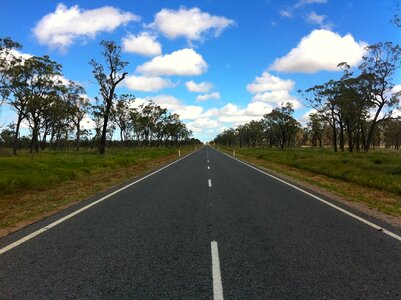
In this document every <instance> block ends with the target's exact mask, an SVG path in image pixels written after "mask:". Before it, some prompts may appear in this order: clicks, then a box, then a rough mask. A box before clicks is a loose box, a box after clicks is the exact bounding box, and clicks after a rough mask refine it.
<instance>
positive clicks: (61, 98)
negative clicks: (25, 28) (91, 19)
mask: <svg viewBox="0 0 401 300" xmlns="http://www.w3.org/2000/svg"><path fill="white" fill-rule="evenodd" d="M21 47H22V46H21V45H20V44H19V43H17V42H15V41H13V40H12V39H11V38H0V108H1V105H3V104H4V103H7V104H8V105H9V106H10V107H11V108H12V109H13V110H14V111H15V113H16V115H17V118H16V121H15V123H13V124H9V125H8V126H7V127H6V128H4V129H3V130H2V131H1V133H0V143H1V144H2V145H3V146H7V147H12V149H13V153H14V155H17V150H18V149H19V148H21V147H29V149H30V151H31V152H32V153H35V152H38V151H39V150H40V149H45V148H46V147H50V148H52V149H65V148H66V147H71V146H72V145H73V146H74V147H75V148H76V149H77V150H79V148H80V146H81V145H82V143H84V145H86V146H91V147H92V148H93V147H98V148H99V152H100V153H101V154H103V153H105V147H106V144H107V143H108V145H112V144H119V145H125V146H130V145H136V146H146V147H150V146H159V147H160V146H162V145H165V146H170V145H179V144H185V143H200V141H198V140H196V139H191V138H190V137H191V134H192V133H191V131H190V130H188V129H187V128H186V126H185V124H184V123H183V122H182V121H181V120H180V119H179V116H178V115H177V114H171V113H169V112H168V111H167V110H166V109H163V108H161V107H160V106H158V105H156V104H155V103H153V102H152V101H150V102H149V103H147V104H142V105H140V106H139V107H134V106H133V102H134V101H135V97H134V96H132V95H120V96H118V95H117V94H116V93H115V89H116V87H117V85H118V84H119V83H120V82H121V81H122V80H123V79H124V78H125V76H126V74H127V73H126V72H124V68H125V66H126V65H127V63H126V62H123V61H122V60H121V57H120V51H121V50H120V47H119V46H117V45H116V44H115V43H114V42H108V41H102V43H101V47H102V55H103V58H104V61H105V62H104V65H102V64H101V63H98V62H96V61H94V60H92V61H90V64H91V66H92V73H93V76H94V78H95V79H96V81H97V83H98V85H99V94H100V99H101V100H99V99H98V98H96V103H90V101H89V99H88V98H87V97H86V96H85V90H84V88H83V87H82V86H80V85H79V84H77V83H75V82H72V81H69V82H65V80H64V79H63V76H62V66H61V65H60V64H58V63H57V62H55V61H52V60H51V59H50V57H49V56H30V57H25V58H24V57H21V56H20V55H19V54H18V51H17V50H19V49H21ZM86 117H88V118H90V119H91V120H92V121H93V123H94V124H95V126H94V127H95V128H94V129H93V130H94V132H92V131H91V130H83V129H82V125H83V122H84V120H86ZM23 122H25V123H27V124H28V125H29V129H30V136H29V138H27V137H24V138H23V139H22V138H21V137H20V132H21V125H22V124H23ZM117 127H118V128H119V130H120V141H119V142H118V143H117V142H114V143H112V138H113V135H114V131H115V130H116V128H117ZM28 140H29V142H28ZM1 144H0V145H1Z"/></svg>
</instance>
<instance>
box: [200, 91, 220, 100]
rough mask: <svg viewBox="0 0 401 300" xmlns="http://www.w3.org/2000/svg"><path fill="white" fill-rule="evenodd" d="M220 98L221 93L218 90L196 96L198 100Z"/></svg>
mask: <svg viewBox="0 0 401 300" xmlns="http://www.w3.org/2000/svg"><path fill="white" fill-rule="evenodd" d="M219 99H220V93H218V92H213V93H210V94H204V95H199V96H198V97H196V101H206V100H219Z"/></svg>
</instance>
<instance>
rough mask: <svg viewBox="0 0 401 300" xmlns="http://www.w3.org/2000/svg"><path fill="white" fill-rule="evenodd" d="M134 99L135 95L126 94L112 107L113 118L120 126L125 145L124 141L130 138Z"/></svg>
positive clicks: (121, 137) (122, 141) (122, 140)
mask: <svg viewBox="0 0 401 300" xmlns="http://www.w3.org/2000/svg"><path fill="white" fill-rule="evenodd" d="M134 101H135V96H134V95H128V94H124V95H121V96H120V97H119V98H118V99H117V101H116V103H115V105H114V107H113V108H112V112H111V115H112V119H113V121H114V123H115V124H116V125H117V126H118V127H119V128H120V141H121V145H123V143H124V141H127V140H128V138H129V129H130V110H131V105H132V104H133V102H134Z"/></svg>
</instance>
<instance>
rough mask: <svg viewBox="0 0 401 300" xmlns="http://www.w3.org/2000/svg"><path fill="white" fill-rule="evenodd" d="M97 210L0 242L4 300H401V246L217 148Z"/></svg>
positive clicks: (168, 169) (203, 151) (101, 203)
mask: <svg viewBox="0 0 401 300" xmlns="http://www.w3.org/2000/svg"><path fill="white" fill-rule="evenodd" d="M102 196H104V195H102ZM99 197H101V196H99ZM99 197H98V198H99ZM95 200H96V199H90V200H88V201H86V202H84V203H82V204H80V205H78V206H76V207H73V208H70V209H68V210H66V211H63V212H60V213H59V214H56V215H55V216H53V217H51V218H48V219H46V220H43V221H41V222H38V223H36V224H34V225H32V226H29V227H28V228H25V229H24V230H21V231H19V232H17V233H15V234H13V235H10V236H8V237H6V238H3V239H1V240H0V249H3V250H4V249H5V248H4V247H6V246H7V245H10V244H12V243H13V242H16V241H21V239H22V238H24V237H25V236H27V235H28V236H29V234H32V233H34V235H35V234H37V235H36V236H34V237H32V236H29V237H32V238H30V239H26V241H25V242H22V241H21V244H19V245H18V246H15V247H13V248H11V249H10V248H7V251H3V252H4V253H2V254H1V255H0V299H76V298H80V299H81V298H85V299H104V298H108V299H213V298H214V299H223V298H224V299H326V298H328V299H351V298H352V299H397V298H398V299H400V298H401V241H400V240H397V239H396V238H394V237H392V236H389V235H388V234H386V233H385V232H383V231H380V230H376V229H375V228H372V227H371V226H369V225H367V224H365V223H363V222H361V221H360V220H357V219H355V218H353V217H350V216H349V215H347V214H345V213H343V212H341V211H339V210H337V209H335V208H333V207H331V206H329V205H327V204H325V203H323V202H321V201H318V200H317V199H316V198H313V197H311V196H310V195H307V194H305V193H304V192H302V191H300V190H297V189H294V188H292V187H290V186H288V185H287V184H285V183H283V182H280V181H278V180H276V179H274V178H271V177H269V176H266V175H265V174H262V173H261V172H258V171H257V170H255V169H253V168H251V167H249V166H247V165H244V164H243V163H241V162H239V161H237V160H234V159H232V158H230V157H228V156H226V155H224V154H222V153H220V152H217V151H216V150H214V149H212V148H210V147H204V148H201V149H200V150H199V151H197V152H195V153H193V154H191V155H189V156H187V157H185V158H183V159H182V160H180V161H178V162H176V163H174V164H172V165H171V166H168V167H166V168H164V169H162V170H160V171H159V172H157V173H155V174H153V175H151V176H148V177H146V178H144V179H143V180H141V181H139V182H137V183H135V184H132V185H131V186H129V187H127V188H125V189H123V190H121V191H119V192H116V193H115V194H113V195H111V196H109V197H106V198H104V199H103V198H102V199H101V201H99V203H97V204H96V205H93V206H91V207H90V208H88V209H82V208H83V207H85V206H86V205H90V203H93V201H95ZM79 208H81V211H80V212H79V213H76V214H75V215H74V216H69V214H71V213H73V212H74V211H76V210H77V209H79ZM66 216H68V217H66ZM63 217H64V219H61V220H62V222H61V221H60V222H58V223H54V222H57V220H59V219H60V218H63ZM49 224H52V225H49ZM43 228H44V229H43ZM37 230H40V231H39V232H38V231H37ZM39 233H40V234H39ZM396 233H397V232H396ZM0 251H1V250H0Z"/></svg>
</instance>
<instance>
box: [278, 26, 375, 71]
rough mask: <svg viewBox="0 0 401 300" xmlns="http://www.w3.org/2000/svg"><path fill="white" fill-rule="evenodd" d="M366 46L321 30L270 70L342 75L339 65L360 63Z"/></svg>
mask: <svg viewBox="0 0 401 300" xmlns="http://www.w3.org/2000/svg"><path fill="white" fill-rule="evenodd" d="M366 46H367V44H366V43H365V42H356V41H355V40H354V38H353V37H352V35H351V34H347V35H345V36H340V35H339V34H338V33H335V32H332V31H329V30H325V29H318V30H314V31H312V32H311V33H310V34H309V35H308V36H305V37H303V38H302V39H301V41H300V43H299V44H298V45H297V47H296V48H293V49H292V50H291V51H290V52H289V53H288V54H287V55H286V56H284V57H281V58H278V59H276V60H275V62H274V63H273V64H272V65H271V66H270V69H272V70H275V71H281V72H301V73H316V72H319V71H322V70H326V71H339V69H338V68H337V65H338V64H339V63H341V62H347V63H348V64H349V65H351V66H355V65H357V64H358V63H360V62H361V60H362V56H363V55H364V53H365V51H366V50H365V47H366Z"/></svg>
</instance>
